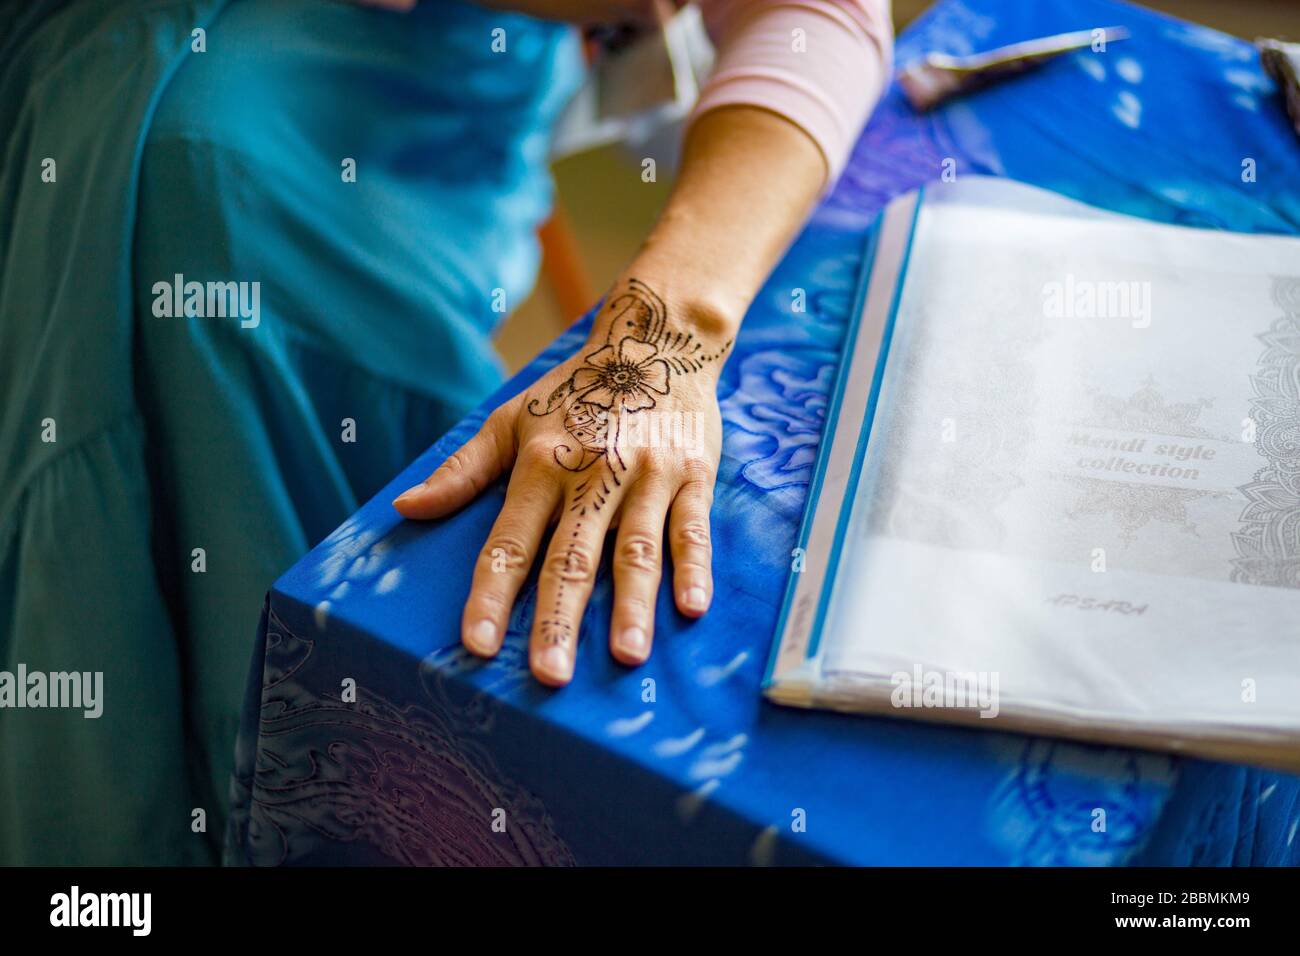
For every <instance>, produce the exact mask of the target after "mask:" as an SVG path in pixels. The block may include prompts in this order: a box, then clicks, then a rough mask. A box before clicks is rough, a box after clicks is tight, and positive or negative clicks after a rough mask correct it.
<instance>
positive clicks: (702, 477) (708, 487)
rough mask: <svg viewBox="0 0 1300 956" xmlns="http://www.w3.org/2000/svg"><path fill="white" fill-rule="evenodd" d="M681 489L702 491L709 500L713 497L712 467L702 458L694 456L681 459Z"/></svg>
mask: <svg viewBox="0 0 1300 956" xmlns="http://www.w3.org/2000/svg"><path fill="white" fill-rule="evenodd" d="M681 476H682V487H684V488H689V489H690V490H691V491H692V492H696V491H703V492H706V493H707V494H708V495H709V497H710V498H711V497H712V495H713V480H714V479H713V467H712V466H711V465H710V464H709V463H708V462H707V461H705V460H704V459H703V458H696V457H694V456H692V457H690V458H686V459H683V461H682V463H681Z"/></svg>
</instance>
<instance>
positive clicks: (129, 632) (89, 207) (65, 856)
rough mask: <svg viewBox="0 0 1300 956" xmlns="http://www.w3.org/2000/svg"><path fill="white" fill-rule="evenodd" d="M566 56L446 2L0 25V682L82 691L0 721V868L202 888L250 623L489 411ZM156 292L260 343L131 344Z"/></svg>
mask: <svg viewBox="0 0 1300 956" xmlns="http://www.w3.org/2000/svg"><path fill="white" fill-rule="evenodd" d="M198 29H201V30H203V31H204V32H203V33H202V34H199V35H197V36H196V34H195V33H194V31H195V30H198ZM497 29H500V30H501V31H503V33H501V34H496V35H495V37H496V38H497V39H498V41H499V40H500V39H502V38H503V39H504V42H505V49H504V51H502V50H499V49H494V46H493V39H494V34H493V31H494V30H497ZM200 38H201V40H202V46H203V47H204V49H203V51H202V52H199V51H197V50H196V49H195V47H196V46H197V45H198V41H199V39H200ZM498 47H499V43H498ZM577 53H578V51H577V45H576V42H575V40H574V38H573V36H572V34H571V33H570V32H569V31H567V30H566V29H564V28H561V27H558V26H555V25H550V24H542V23H538V22H535V21H532V20H528V19H525V18H522V17H517V16H513V15H503V14H500V13H496V12H491V11H486V10H482V9H479V8H477V7H474V6H471V5H468V4H459V3H451V2H441V3H437V4H423V5H421V7H419V8H417V10H416V11H415V12H414V13H412V14H409V15H401V14H393V13H388V12H382V11H375V10H370V9H364V8H358V7H353V6H350V5H346V4H342V3H334V2H326V0H284V2H277V3H267V2H252V0H248V2H241V0H236V2H222V0H207V2H199V0H195V2H173V0H154V2H144V0H140V2H122V0H82V2H78V3H71V4H66V3H47V4H38V5H34V6H30V5H26V4H10V5H8V6H0V129H4V130H6V131H9V132H8V133H7V137H6V139H5V143H4V152H3V154H2V157H0V669H3V670H7V671H10V672H14V671H16V670H17V668H18V666H19V665H20V664H24V665H26V667H27V669H28V670H29V671H42V672H51V671H74V670H75V671H81V672H95V671H102V672H103V674H104V678H103V681H104V691H103V698H104V710H103V715H102V716H101V717H99V718H98V719H87V718H85V717H84V716H83V714H82V711H80V710H69V709H62V710H55V709H45V710H30V709H26V710H14V709H0V863H6V864H13V863H73V862H75V863H88V864H102V863H179V862H188V863H201V862H211V861H213V860H215V859H216V858H217V854H218V850H219V843H220V835H221V833H222V830H223V827H224V818H225V814H226V810H227V807H226V803H227V799H228V794H227V789H228V781H229V776H230V763H231V757H232V753H233V741H234V734H235V731H236V727H237V719H238V716H237V715H238V707H239V703H240V697H241V691H242V686H243V682H244V678H245V675H246V673H247V668H248V663H249V657H250V654H251V652H252V642H253V638H254V635H255V634H256V632H257V623H258V622H257V618H256V612H257V608H258V606H259V604H260V601H261V596H262V595H263V594H264V592H265V591H266V588H267V587H268V585H269V584H270V582H271V581H272V580H273V579H274V578H275V577H276V575H277V574H279V573H280V572H281V571H283V570H284V569H285V568H286V567H288V566H289V565H290V564H291V563H292V562H293V561H294V559H296V558H297V557H298V556H299V555H300V554H302V553H303V552H304V551H306V550H307V548H309V547H310V546H311V545H313V544H315V543H316V542H317V541H319V540H320V539H321V538H323V537H324V536H325V535H326V534H327V533H328V532H329V531H330V530H331V529H333V528H334V527H336V526H337V525H338V524H339V523H340V522H341V521H343V520H344V519H345V518H346V517H347V516H348V515H349V514H351V513H352V512H353V511H354V510H356V508H357V506H358V503H359V502H361V501H364V500H365V499H366V498H367V497H368V496H370V495H371V494H372V493H374V492H375V491H376V490H377V489H378V488H379V487H381V486H382V485H383V484H384V483H385V482H386V481H387V480H388V479H389V478H391V476H392V475H393V474H394V473H396V472H397V471H399V470H400V469H401V468H402V467H403V466H404V465H405V464H406V463H407V462H409V461H410V460H411V459H412V458H414V457H415V456H416V455H417V454H418V453H419V452H420V451H422V450H423V449H424V448H425V447H426V446H427V445H428V444H429V443H430V442H431V441H432V440H433V439H435V438H436V437H437V436H438V435H440V434H441V433H442V432H444V431H445V430H446V429H447V428H448V427H450V426H451V425H452V424H454V423H455V422H456V421H457V420H458V419H459V418H460V417H461V416H462V415H463V414H464V413H465V412H466V410H467V409H469V408H470V407H472V405H473V404H475V403H476V402H477V401H479V400H480V399H481V398H482V397H483V396H484V395H485V394H486V393H487V392H488V391H489V390H490V389H491V388H492V387H493V386H495V385H496V384H497V383H498V382H499V377H500V372H499V369H498V365H497V361H496V359H495V357H494V353H493V351H492V348H491V343H490V340H489V335H490V333H491V331H492V328H493V324H494V322H495V320H497V319H499V318H500V312H499V311H497V310H495V309H494V305H496V304H497V303H499V302H501V301H504V303H505V304H506V305H508V306H510V307H513V305H515V304H517V303H518V302H520V301H521V300H522V298H523V297H524V296H525V295H526V294H527V291H528V289H529V286H530V285H531V283H532V281H533V278H534V275H535V272H536V268H537V249H536V243H535V239H534V236H535V231H536V227H537V226H538V224H539V223H540V221H541V220H542V219H543V218H544V216H545V215H546V213H547V211H548V208H549V203H550V194H549V188H550V187H549V180H548V178H547V174H546V168H545V158H546V147H547V143H546V135H547V129H548V127H549V125H550V122H551V121H552V119H553V117H554V115H555V113H556V111H557V110H558V108H559V106H560V105H561V104H562V103H563V101H564V99H565V97H566V96H567V94H568V92H570V91H571V89H572V88H573V86H574V85H575V83H576V80H577V77H578V73H579V70H580V61H579V58H578V55H577ZM47 158H50V159H53V160H54V161H55V164H56V165H55V167H54V181H53V182H47V181H45V179H46V178H48V175H47V176H45V177H43V175H42V173H43V171H44V170H46V169H47V168H48V165H47V164H43V161H44V160H45V159H47ZM347 160H354V161H355V169H356V181H355V182H347V181H345V177H344V175H343V173H344V170H345V165H346V161H347ZM178 274H179V275H181V276H183V277H184V281H187V282H188V281H197V282H202V283H207V282H245V283H253V282H257V283H260V286H259V306H260V308H259V310H258V313H257V316H256V320H257V321H256V324H255V325H254V324H253V321H252V319H251V318H244V320H243V321H241V318H242V317H241V316H240V315H227V316H225V317H220V316H216V317H213V316H202V315H191V316H185V315H173V316H167V315H159V314H156V313H157V312H159V311H164V312H165V311H167V310H165V309H161V308H160V307H159V305H158V302H157V301H156V300H157V299H158V298H159V297H158V295H157V294H156V292H155V286H156V284H158V283H167V284H169V285H170V284H171V283H173V281H174V276H176V275H178ZM246 289H251V285H250V286H248V287H246ZM502 295H503V296H504V299H501V296H502ZM168 298H169V299H170V296H168ZM51 426H52V430H51ZM50 438H53V439H54V440H53V441H51V440H49V439H50ZM349 439H354V440H349ZM196 549H202V558H201V564H200V559H199V558H198V557H196ZM200 567H201V568H202V570H198V568H200ZM347 676H348V675H344V674H340V675H339V680H340V681H342V680H343V679H344V678H345V677H347ZM197 810H202V811H203V813H202V814H196V812H195V811H197ZM200 819H201V820H202V821H203V823H204V824H205V826H204V827H203V828H198V826H197V824H196V820H200ZM196 830H198V832H196Z"/></svg>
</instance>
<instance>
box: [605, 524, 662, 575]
mask: <svg viewBox="0 0 1300 956" xmlns="http://www.w3.org/2000/svg"><path fill="white" fill-rule="evenodd" d="M658 569H659V543H658V542H657V541H656V540H655V539H654V536H653V535H649V534H644V533H640V532H633V533H630V534H628V535H626V536H625V537H624V538H623V540H622V541H620V542H619V544H618V550H617V551H615V552H614V570H615V571H641V572H645V573H653V572H655V571H657V570H658Z"/></svg>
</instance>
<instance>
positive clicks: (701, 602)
mask: <svg viewBox="0 0 1300 956" xmlns="http://www.w3.org/2000/svg"><path fill="white" fill-rule="evenodd" d="M713 482H714V474H713V470H712V469H711V468H709V467H708V466H707V465H705V464H703V463H696V464H694V465H691V466H690V467H689V468H688V474H687V477H686V480H685V481H684V482H683V483H682V486H681V488H679V489H678V491H677V496H676V497H675V498H674V499H673V504H672V510H671V511H670V512H669V514H668V546H669V549H670V550H671V551H672V556H673V594H674V596H675V597H676V600H677V609H678V610H679V611H681V612H682V613H683V614H685V615H686V616H687V617H699V616H700V615H702V614H703V613H704V612H705V611H707V610H708V609H709V602H711V601H712V600H713V541H712V537H711V535H710V533H709V509H710V508H711V507H713Z"/></svg>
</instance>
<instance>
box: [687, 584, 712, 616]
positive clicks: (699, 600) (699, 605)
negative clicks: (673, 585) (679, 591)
mask: <svg viewBox="0 0 1300 956" xmlns="http://www.w3.org/2000/svg"><path fill="white" fill-rule="evenodd" d="M682 603H683V604H685V605H686V606H687V607H688V608H690V609H691V610H692V611H703V610H704V609H705V608H706V607H708V606H709V598H708V595H707V594H705V593H704V588H699V587H696V588H689V589H687V591H686V593H685V594H684V595H682Z"/></svg>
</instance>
